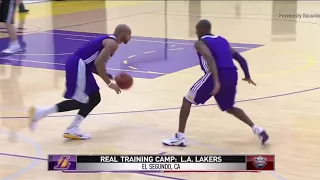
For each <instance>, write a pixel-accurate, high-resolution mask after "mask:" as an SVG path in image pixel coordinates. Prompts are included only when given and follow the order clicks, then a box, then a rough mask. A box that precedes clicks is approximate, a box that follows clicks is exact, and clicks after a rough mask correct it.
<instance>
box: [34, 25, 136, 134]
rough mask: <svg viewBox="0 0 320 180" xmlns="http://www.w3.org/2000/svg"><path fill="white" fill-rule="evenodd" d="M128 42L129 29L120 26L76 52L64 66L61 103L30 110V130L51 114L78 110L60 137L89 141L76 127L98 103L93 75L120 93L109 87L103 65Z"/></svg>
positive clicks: (98, 98) (97, 93)
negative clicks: (63, 89)
mask: <svg viewBox="0 0 320 180" xmlns="http://www.w3.org/2000/svg"><path fill="white" fill-rule="evenodd" d="M130 39H131V29H130V28H129V27H128V26H127V25H124V24H121V25H118V26H117V27H116V29H115V31H114V34H112V35H106V36H102V37H98V38H96V39H93V40H91V41H89V42H88V43H87V44H85V45H84V46H83V47H81V48H79V49H78V50H77V51H76V52H75V53H74V54H73V56H71V57H70V58H69V59H68V60H67V62H66V66H65V67H66V92H65V95H64V97H65V98H66V99H69V100H65V101H62V102H60V103H58V104H56V105H54V106H52V107H49V108H35V107H32V108H31V109H30V125H29V126H30V127H29V128H30V129H31V130H34V129H35V125H36V124H37V122H38V121H39V120H40V119H41V118H43V117H45V116H47V115H49V114H52V113H56V112H66V111H72V110H77V109H79V112H78V114H77V115H76V116H75V118H74V120H73V122H72V123H71V124H70V125H69V126H68V127H67V130H66V131H65V133H64V135H63V136H64V137H65V138H69V139H89V138H91V136H90V135H89V134H84V133H82V132H81V131H80V129H79V125H80V124H81V122H82V121H83V119H84V118H86V117H87V115H88V114H89V113H90V112H91V111H92V110H93V108H94V107H96V106H97V105H98V104H99V103H100V100H101V99H100V92H99V87H98V85H97V83H96V80H95V79H94V76H93V73H97V74H98V75H99V76H100V77H101V78H102V79H103V81H104V82H105V83H106V84H107V85H108V87H109V88H111V89H113V90H114V91H115V92H116V93H117V94H119V93H120V92H121V91H120V89H119V87H118V86H117V85H116V84H115V83H112V82H111V80H110V79H112V77H111V75H109V74H108V73H107V72H106V62H107V61H108V59H109V58H110V57H111V56H112V55H113V54H114V53H115V52H116V50H117V48H118V44H121V43H125V44H127V43H128V42H129V40H130Z"/></svg>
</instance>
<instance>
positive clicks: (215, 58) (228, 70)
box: [162, 20, 269, 146]
mask: <svg viewBox="0 0 320 180" xmlns="http://www.w3.org/2000/svg"><path fill="white" fill-rule="evenodd" d="M196 31H197V35H198V38H199V40H198V41H197V42H196V43H195V45H194V46H195V49H196V50H197V52H198V56H199V60H200V66H201V69H202V70H203V71H204V76H202V77H201V78H200V79H199V80H198V81H197V82H196V83H195V84H194V85H193V86H192V87H191V89H190V91H189V93H188V94H187V95H186V96H185V97H184V98H183V102H182V106H181V109H180V116H179V129H178V132H177V133H176V134H175V136H174V137H173V138H170V139H165V140H163V141H162V143H163V144H164V145H167V146H186V139H185V135H184V132H185V127H186V123H187V119H188V117H189V113H190V108H191V104H195V105H198V104H204V103H205V102H206V101H207V100H208V99H210V98H211V96H214V98H215V99H216V101H217V104H218V105H219V107H220V109H221V110H222V111H226V112H228V113H229V114H231V115H233V116H235V117H236V118H238V119H239V120H241V121H242V122H244V123H246V124H247V125H248V126H249V127H251V128H252V130H253V132H254V134H256V135H258V136H259V137H260V138H261V142H262V144H264V143H265V142H266V141H267V140H268V139H269V136H268V134H267V133H266V131H265V130H264V129H262V128H261V127H259V126H257V125H255V124H254V123H253V122H252V121H251V120H250V118H249V117H248V116H247V115H246V113H245V112H244V111H243V110H242V109H240V108H237V107H235V106H234V103H235V95H236V87H237V81H238V74H237V68H236V66H235V65H234V63H233V59H235V60H237V61H238V62H239V64H240V66H241V68H242V70H243V71H244V74H245V78H244V79H243V80H244V81H247V82H248V83H249V84H253V85H255V83H254V82H253V81H252V80H251V78H250V74H249V70H248V65H247V62H246V60H245V59H244V58H243V57H242V56H241V55H240V54H239V53H238V52H236V51H235V50H233V49H232V48H231V47H230V45H229V42H228V41H227V40H226V39H225V38H223V37H221V36H218V35H213V34H211V23H210V22H209V21H207V20H201V21H199V22H198V24H197V25H196Z"/></svg>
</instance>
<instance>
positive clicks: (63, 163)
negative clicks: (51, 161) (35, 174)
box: [53, 156, 71, 170]
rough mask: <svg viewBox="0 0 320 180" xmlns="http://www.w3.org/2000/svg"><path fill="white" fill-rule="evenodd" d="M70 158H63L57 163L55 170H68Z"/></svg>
mask: <svg viewBox="0 0 320 180" xmlns="http://www.w3.org/2000/svg"><path fill="white" fill-rule="evenodd" d="M69 159H70V156H61V157H60V159H59V161H58V162H57V165H56V166H54V167H53V168H54V169H63V170H67V169H68V168H69V167H70V165H71V163H70V162H69Z"/></svg>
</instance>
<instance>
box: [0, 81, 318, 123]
mask: <svg viewBox="0 0 320 180" xmlns="http://www.w3.org/2000/svg"><path fill="white" fill-rule="evenodd" d="M319 89H320V87H315V88H311V89H305V90H300V91H294V92H289V93H283V94H276V95H271V96H264V97H257V98H251V99H244V100H238V101H236V103H241V102H251V101H259V100H265V99H273V98H278V97H284V96H289V95H297V94H301V93H306V92H310V91H316V90H319ZM216 105H217V104H215V103H212V104H205V105H200V106H193V108H200V107H206V106H216ZM179 109H180V107H168V108H158V109H144V110H132V111H118V112H102V113H92V114H89V116H101V115H118V114H131V113H145V112H160V111H171V110H179ZM73 116H74V115H51V116H47V117H53V118H56V117H73ZM26 118H29V117H25V116H5V117H0V119H26Z"/></svg>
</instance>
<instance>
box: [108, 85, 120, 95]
mask: <svg viewBox="0 0 320 180" xmlns="http://www.w3.org/2000/svg"><path fill="white" fill-rule="evenodd" d="M108 87H109V88H110V89H113V90H114V91H115V92H116V93H117V94H120V93H121V89H120V88H119V87H118V85H117V84H115V83H111V84H110V85H109V86H108Z"/></svg>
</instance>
